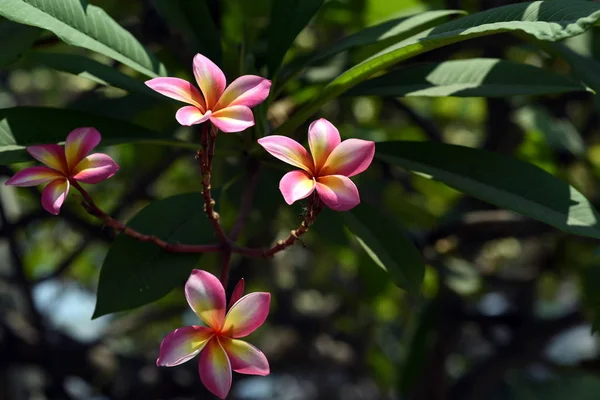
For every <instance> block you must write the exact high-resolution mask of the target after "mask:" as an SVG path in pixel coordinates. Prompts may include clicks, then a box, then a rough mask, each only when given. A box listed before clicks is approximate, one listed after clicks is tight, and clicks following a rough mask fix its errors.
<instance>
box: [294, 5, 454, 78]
mask: <svg viewBox="0 0 600 400" xmlns="http://www.w3.org/2000/svg"><path fill="white" fill-rule="evenodd" d="M463 13H464V11H458V10H435V11H426V12H422V13H418V14H415V15H410V16H408V17H402V18H394V19H391V20H389V21H385V22H382V23H381V24H378V25H375V26H371V27H368V28H366V29H363V30H362V31H360V32H357V33H355V34H353V35H350V36H347V37H345V38H344V39H342V40H340V41H339V42H337V43H336V44H334V45H332V46H328V47H327V48H326V49H324V50H321V51H319V52H315V53H314V54H311V55H308V56H306V57H302V60H299V61H294V62H292V63H290V65H289V66H286V67H285V70H286V71H285V72H283V74H284V75H288V74H291V73H292V72H291V70H296V69H301V68H304V67H307V66H308V65H311V64H313V63H315V62H317V61H319V60H322V59H325V58H328V57H331V56H334V55H336V54H338V53H341V52H343V51H346V50H350V49H353V48H356V47H360V46H368V45H372V44H374V43H384V44H385V43H387V42H391V43H393V42H395V41H399V40H403V39H406V38H408V37H410V36H412V35H415V34H417V33H419V32H421V31H423V30H425V29H428V28H431V27H432V26H435V25H436V24H437V23H439V22H440V21H441V20H442V19H444V18H446V17H447V16H449V15H455V14H463ZM391 43H389V44H391Z"/></svg>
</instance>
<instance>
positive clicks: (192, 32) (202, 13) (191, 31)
mask: <svg viewBox="0 0 600 400" xmlns="http://www.w3.org/2000/svg"><path fill="white" fill-rule="evenodd" d="M156 6H157V7H158V9H159V11H160V12H161V13H162V15H164V17H165V19H166V20H167V21H168V22H169V25H170V28H171V29H175V30H177V31H180V32H181V33H183V34H184V35H185V36H186V37H187V38H189V39H190V42H191V45H192V48H194V49H195V51H197V52H200V53H202V54H203V55H205V56H206V57H208V58H210V59H211V60H213V61H214V62H215V63H217V64H218V63H219V62H220V61H221V39H220V36H219V31H218V30H217V27H216V26H215V21H213V19H212V15H211V13H210V10H209V8H208V5H207V4H206V0H157V1H156Z"/></svg>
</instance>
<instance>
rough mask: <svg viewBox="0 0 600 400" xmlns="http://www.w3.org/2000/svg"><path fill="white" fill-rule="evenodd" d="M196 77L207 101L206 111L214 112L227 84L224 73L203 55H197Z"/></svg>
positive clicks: (195, 60) (195, 62)
mask: <svg viewBox="0 0 600 400" xmlns="http://www.w3.org/2000/svg"><path fill="white" fill-rule="evenodd" d="M194 77H196V82H198V86H200V90H201V91H202V94H203V95H204V99H205V100H206V109H207V110H212V111H214V109H213V107H214V106H215V104H217V101H218V100H219V97H221V94H223V90H225V85H226V84H227V81H226V80H225V75H224V74H223V71H221V68H219V67H217V64H215V63H214V62H212V61H210V60H209V59H208V58H206V57H204V56H203V55H202V54H196V55H195V56H194Z"/></svg>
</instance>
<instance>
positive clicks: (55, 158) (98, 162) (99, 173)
mask: <svg viewBox="0 0 600 400" xmlns="http://www.w3.org/2000/svg"><path fill="white" fill-rule="evenodd" d="M101 139H102V137H101V136H100V132H98V131H97V130H96V129H95V128H77V129H75V130H73V131H72V132H71V133H69V135H68V136H67V140H66V142H65V147H64V148H63V147H62V146H59V145H57V144H43V145H39V146H30V147H27V148H26V149H25V150H27V152H28V153H29V154H30V155H31V156H32V157H33V158H35V159H36V160H38V161H40V162H42V163H43V164H45V165H47V166H46V167H29V168H25V169H23V170H21V171H19V172H17V173H16V174H15V175H14V176H13V177H12V178H10V179H9V180H8V181H7V182H6V185H14V186H37V185H42V184H46V183H47V185H46V187H45V188H44V190H43V191H42V207H44V209H45V210H46V211H48V212H49V213H50V214H54V215H58V213H59V212H60V207H61V206H62V205H63V203H64V202H65V199H66V198H67V194H68V193H69V187H70V185H71V182H72V181H79V182H83V183H98V182H100V181H103V180H105V179H108V178H110V177H111V176H113V175H114V174H115V173H116V172H117V171H118V170H119V166H118V165H117V163H116V162H114V160H113V159H112V158H110V157H109V156H107V155H106V154H102V153H94V154H90V155H89V156H88V153H89V152H90V151H92V149H93V148H94V147H96V146H97V145H98V143H100V140H101ZM86 156H87V157H86Z"/></svg>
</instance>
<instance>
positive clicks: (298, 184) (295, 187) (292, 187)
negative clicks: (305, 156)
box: [279, 171, 315, 204]
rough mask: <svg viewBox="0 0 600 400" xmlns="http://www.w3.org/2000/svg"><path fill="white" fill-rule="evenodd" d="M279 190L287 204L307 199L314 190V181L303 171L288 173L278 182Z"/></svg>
mask: <svg viewBox="0 0 600 400" xmlns="http://www.w3.org/2000/svg"><path fill="white" fill-rule="evenodd" d="M279 190H281V194H282V195H283V199H284V200H285V202H286V203H288V204H293V203H294V202H295V201H298V200H300V199H304V198H306V197H308V196H309V195H310V194H311V193H312V192H313V190H315V181H314V179H312V178H310V177H309V176H308V175H307V174H306V172H304V171H291V172H288V173H287V174H285V175H284V176H283V178H281V181H279Z"/></svg>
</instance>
